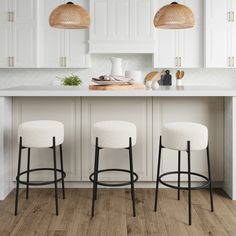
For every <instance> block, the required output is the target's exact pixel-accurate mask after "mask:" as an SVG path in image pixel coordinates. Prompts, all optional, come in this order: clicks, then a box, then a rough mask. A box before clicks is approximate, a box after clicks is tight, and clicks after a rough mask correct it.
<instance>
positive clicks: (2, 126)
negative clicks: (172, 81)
mask: <svg viewBox="0 0 236 236" xmlns="http://www.w3.org/2000/svg"><path fill="white" fill-rule="evenodd" d="M107 97H108V98H107ZM186 97H188V99H186ZM37 119H52V120H59V121H61V122H63V124H64V125H65V131H66V132H65V143H64V146H65V156H67V158H66V162H65V167H66V171H67V172H68V175H67V181H68V182H67V186H68V187H80V186H84V185H82V184H84V183H85V184H86V183H88V176H89V174H90V173H91V171H92V169H91V168H92V166H93V158H94V157H93V155H94V154H93V149H92V148H91V127H92V126H93V124H94V123H95V122H97V121H101V120H114V119H119V120H127V121H131V122H134V123H135V124H136V126H137V130H138V137H139V139H138V141H137V145H136V146H135V149H134V152H135V155H136V156H135V168H136V171H137V173H138V174H139V177H140V178H139V180H140V182H139V183H137V185H138V184H140V185H139V187H146V186H155V182H154V181H155V173H156V166H157V156H156V153H157V148H158V145H156V144H158V140H159V136H160V135H161V127H162V125H163V123H165V122H170V121H190V122H198V123H202V124H205V125H206V126H207V127H208V129H209V142H210V144H211V145H210V147H211V150H210V154H211V158H212V159H213V161H212V169H213V178H214V179H213V180H214V181H215V182H214V184H215V186H217V187H221V188H223V189H224V190H225V192H226V193H227V194H228V195H229V196H230V197H231V198H232V199H234V200H236V171H235V170H236V162H235V161H234V160H235V158H236V146H235V145H234V143H236V89H230V88H224V87H209V86H184V87H175V86H171V87H160V88H159V89H158V90H155V91H153V90H129V91H90V90H88V88H84V87H81V88H77V87H52V86H21V87H12V88H8V89H2V90H0V130H1V131H0V200H1V199H4V198H5V197H6V196H7V195H8V193H9V192H10V191H12V189H13V188H14V186H15V184H14V182H13V181H14V179H15V172H16V166H17V152H18V151H17V146H18V139H17V130H18V125H19V124H21V123H22V122H25V121H29V120H37ZM203 154H204V153H201V154H200V155H199V154H197V155H198V157H197V158H195V159H194V160H193V162H192V164H193V166H194V167H195V168H197V171H198V172H199V173H202V174H206V172H205V169H204V168H205V161H206V160H205V154H204V155H203ZM35 155H39V153H38V154H35ZM45 155H46V153H44V154H43V156H44V162H45V163H46V164H47V161H48V158H45ZM104 155H105V156H104V158H103V159H104V162H105V163H106V165H108V164H109V165H110V164H115V165H117V158H120V155H123V153H117V154H116V155H113V154H112V157H111V155H109V153H105V154H104ZM106 155H107V156H106ZM165 155H167V158H166V163H165V166H166V167H165V168H167V170H169V169H173V168H175V166H173V164H174V162H173V158H175V156H172V152H170V153H167V154H165ZM116 156H117V158H115V157H116ZM168 156H169V157H168ZM37 160H40V163H41V162H43V159H42V158H41V156H40V155H39V158H37V156H36V158H34V162H35V161H36V162H37ZM119 160H120V161H119V165H121V167H123V166H122V164H124V167H125V166H126V159H122V160H121V159H119ZM123 162H124V163H123ZM32 164H33V165H35V166H37V163H32ZM41 164H42V163H41ZM22 168H23V167H22ZM33 177H35V180H37V176H36V175H34V176H33V175H32V178H33ZM104 178H109V176H106V177H104ZM120 178H121V177H120V176H119V175H117V176H116V175H113V176H112V179H113V180H117V181H119V180H123V179H120ZM104 180H107V179H104ZM124 180H125V179H124ZM170 181H174V180H170ZM142 184H143V185H142ZM85 186H86V185H85ZM88 186H89V185H88Z"/></svg>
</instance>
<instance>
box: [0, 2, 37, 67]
mask: <svg viewBox="0 0 236 236" xmlns="http://www.w3.org/2000/svg"><path fill="white" fill-rule="evenodd" d="M0 38H1V44H0V67H1V68H8V67H15V68H26V67H27V68H32V67H36V66H37V0H21V1H18V0H0Z"/></svg>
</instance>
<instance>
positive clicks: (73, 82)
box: [63, 74, 82, 86]
mask: <svg viewBox="0 0 236 236" xmlns="http://www.w3.org/2000/svg"><path fill="white" fill-rule="evenodd" d="M81 84H82V80H81V79H80V78H79V76H77V75H73V74H72V75H70V76H66V77H64V78H63V85H65V86H79V85H81Z"/></svg>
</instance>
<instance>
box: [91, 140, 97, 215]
mask: <svg viewBox="0 0 236 236" xmlns="http://www.w3.org/2000/svg"><path fill="white" fill-rule="evenodd" d="M98 158H99V147H98V138H96V145H95V160H94V181H93V200H92V217H94V208H95V200H96V198H97V196H96V195H97V178H98Z"/></svg>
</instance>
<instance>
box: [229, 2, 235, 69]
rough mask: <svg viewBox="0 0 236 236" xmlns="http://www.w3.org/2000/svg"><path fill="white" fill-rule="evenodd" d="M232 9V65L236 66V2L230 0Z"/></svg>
mask: <svg viewBox="0 0 236 236" xmlns="http://www.w3.org/2000/svg"><path fill="white" fill-rule="evenodd" d="M230 11H231V12H232V13H231V14H232V15H231V17H232V22H231V23H230V25H231V26H230V27H231V29H230V30H231V41H230V44H231V46H230V47H231V54H230V55H229V56H231V65H232V67H234V68H235V67H236V2H235V1H233V0H231V1H230Z"/></svg>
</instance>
